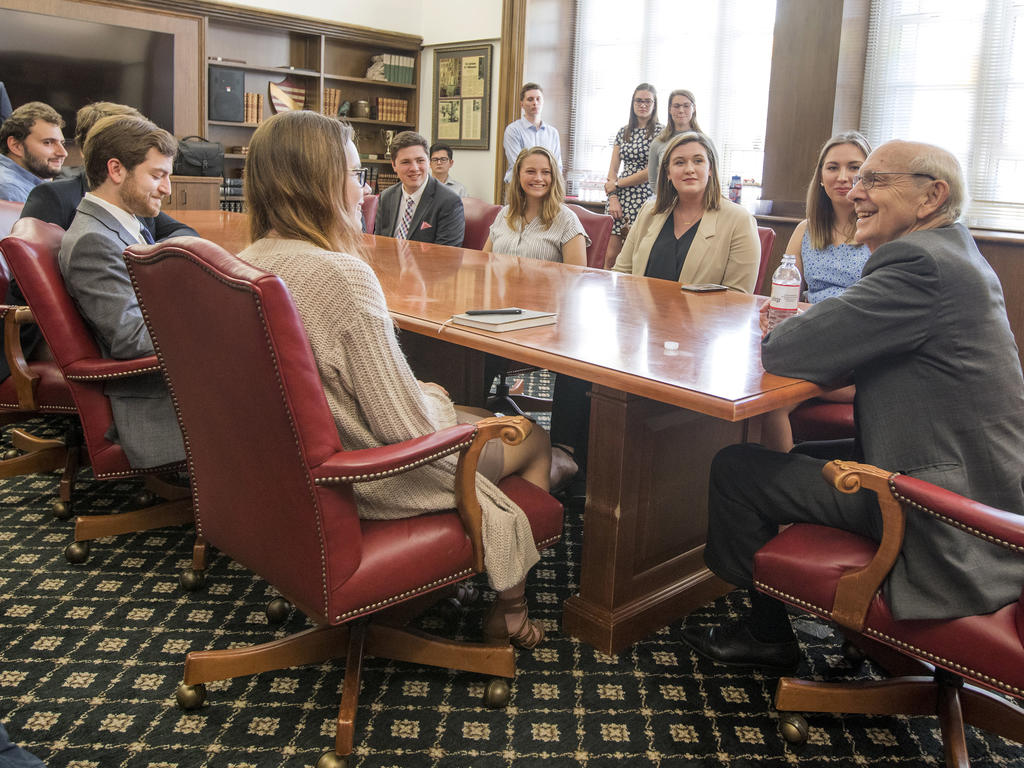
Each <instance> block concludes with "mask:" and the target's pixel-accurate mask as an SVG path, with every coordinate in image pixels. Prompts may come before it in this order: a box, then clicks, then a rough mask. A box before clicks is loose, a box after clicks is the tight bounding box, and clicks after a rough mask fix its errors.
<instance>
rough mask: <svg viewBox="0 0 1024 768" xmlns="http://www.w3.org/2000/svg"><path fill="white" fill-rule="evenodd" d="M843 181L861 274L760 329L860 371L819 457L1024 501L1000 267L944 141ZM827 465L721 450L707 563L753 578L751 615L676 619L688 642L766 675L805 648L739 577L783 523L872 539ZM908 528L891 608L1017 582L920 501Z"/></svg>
mask: <svg viewBox="0 0 1024 768" xmlns="http://www.w3.org/2000/svg"><path fill="white" fill-rule="evenodd" d="M854 181H855V184H854V186H853V189H851V190H850V193H849V195H848V196H849V198H850V199H851V200H852V201H853V203H854V210H855V211H856V214H857V232H856V241H857V242H858V243H864V244H866V245H867V246H868V247H869V248H870V250H871V257H870V259H869V260H868V262H867V264H866V265H865V267H864V271H863V275H862V277H861V279H860V280H859V281H858V282H857V283H855V284H854V285H853V286H851V287H850V288H849V289H848V290H847V291H846V292H845V293H844V294H843V295H842V296H839V297H837V298H832V299H827V300H826V301H823V302H821V303H819V304H816V305H814V306H813V307H811V308H810V309H808V310H807V311H806V312H804V313H803V314H801V315H798V316H796V317H792V318H789V319H787V320H785V321H784V322H783V323H782V324H781V325H779V326H778V327H776V329H775V330H773V331H772V332H771V333H769V334H768V335H767V336H766V337H765V338H764V340H763V341H762V348H761V349H762V360H763V362H764V367H765V370H767V371H770V372H771V373H776V374H780V375H784V376H794V377H798V378H804V379H809V380H810V381H814V382H818V383H821V384H831V383H836V382H840V381H845V380H847V379H848V378H852V380H853V382H854V383H855V384H856V387H857V395H856V401H855V403H854V413H855V417H856V423H857V433H858V440H857V443H856V449H855V450H854V451H853V452H852V456H851V455H847V456H843V457H840V456H836V455H835V453H827V452H825V453H822V452H818V455H819V456H824V457H827V458H851V457H852V458H857V459H862V460H863V461H866V462H867V463H869V464H874V465H877V466H879V467H881V468H883V469H887V470H892V471H897V472H902V473H905V474H907V475H911V476H913V477H918V478H921V479H923V480H927V481H929V482H931V483H934V484H936V485H938V486H941V487H943V488H946V489H948V490H951V491H954V492H956V493H959V494H962V495H964V496H967V497H970V498H972V499H974V500H976V501H979V502H981V503H983V504H988V505H990V506H994V507H998V508H1000V509H1004V510H1007V511H1008V512H1011V513H1014V514H1024V490H1022V480H1024V461H1022V459H1021V457H1022V456H1024V378H1022V375H1021V366H1020V359H1019V357H1018V353H1017V346H1016V344H1015V342H1014V338H1013V334H1012V333H1011V331H1010V326H1009V323H1008V321H1007V318H1006V307H1005V304H1004V302H1003V293H1002V289H1001V287H1000V284H999V280H998V279H997V277H996V275H995V273H994V272H993V271H992V269H991V267H989V265H988V263H987V262H986V261H985V259H984V257H983V256H982V255H981V253H980V252H979V251H978V248H977V246H976V245H975V243H974V240H973V238H972V237H971V234H970V232H968V230H967V229H966V228H965V227H964V226H963V225H962V224H958V223H956V221H957V219H958V218H959V216H960V209H961V206H962V204H963V199H964V182H963V175H962V173H961V170H960V165H959V163H958V162H957V161H956V158H954V157H953V156H952V155H951V154H950V153H949V152H946V151H945V150H942V149H940V148H938V147H934V146H930V145H927V144H913V143H909V142H902V141H893V142H889V143H887V144H884V145H882V146H881V147H879V148H878V149H876V150H875V151H874V152H872V153H871V154H870V155H869V156H868V158H867V159H866V160H865V161H864V164H863V165H862V166H861V168H860V175H859V176H858V177H854ZM796 450H797V451H799V450H800V447H798V448H797V449H796ZM823 464H824V459H823V458H812V457H811V456H810V455H800V454H799V453H796V452H794V453H788V454H784V453H777V452H775V451H769V450H767V449H765V448H762V447H761V446H758V445H751V444H747V445H735V446H730V447H729V448H726V449H724V450H722V451H721V452H720V453H719V454H718V456H716V457H715V460H714V462H713V463H712V467H711V480H710V488H709V492H708V517H709V521H708V543H707V547H706V549H705V555H704V556H705V561H706V562H707V564H708V567H709V568H710V569H711V570H712V571H714V572H715V573H716V574H718V575H719V576H720V577H722V578H723V579H725V580H726V581H729V582H731V583H733V584H736V585H737V586H741V587H747V588H748V589H749V591H750V599H751V615H750V617H749V619H745V620H744V621H741V622H736V623H735V624H731V625H725V626H716V627H711V628H707V627H698V626H691V627H687V628H685V629H684V631H683V636H684V639H685V640H686V642H687V643H688V644H689V645H690V646H691V647H692V648H693V649H694V650H696V651H697V652H698V653H699V654H701V655H703V656H705V657H707V658H710V659H712V660H713V661H716V662H719V663H723V664H731V665H734V666H753V667H760V668H765V669H772V670H778V671H788V670H791V669H793V668H794V667H795V666H796V665H797V663H798V662H799V647H798V645H797V642H796V638H795V636H794V634H793V630H792V629H791V627H790V624H789V619H788V616H787V614H786V611H785V608H784V606H783V605H782V603H780V602H778V601H776V600H774V599H772V598H769V597H767V596H765V595H763V594H760V593H758V592H756V590H754V588H753V587H752V582H751V579H752V566H753V558H754V553H755V552H756V551H757V550H758V549H760V547H761V546H762V545H764V544H765V543H767V542H768V540H769V539H771V538H772V537H773V536H774V535H775V534H776V533H777V532H778V528H779V525H780V524H785V523H791V522H811V523H818V524H821V525H828V526H833V527H836V528H842V529H845V530H849V531H853V532H855V533H859V534H861V535H864V536H868V537H871V538H873V539H875V540H879V539H880V537H881V531H882V523H881V514H880V512H879V508H878V502H877V498H876V497H875V495H874V494H872V493H870V492H865V491H862V492H860V493H856V494H852V495H847V494H843V493H840V492H839V491H837V490H835V489H834V488H832V487H831V486H829V485H828V484H827V483H826V482H825V481H824V480H823V479H822V476H821V468H822V466H823ZM906 526H907V527H906V537H905V539H904V546H903V550H902V552H901V554H900V556H899V559H898V560H897V561H896V564H895V566H894V567H893V570H892V572H891V573H890V575H889V577H888V579H887V580H886V583H885V587H884V589H885V596H886V599H887V602H888V604H889V607H890V608H891V610H892V613H893V616H894V617H895V618H897V619H901V620H902V619H946V618H956V617H960V616H968V615H974V614H980V613H989V612H992V611H995V610H997V609H999V608H1002V607H1003V606H1005V605H1007V604H1009V603H1012V602H1014V601H1015V600H1016V599H1017V598H1018V597H1019V596H1020V592H1021V586H1022V584H1024V571H1022V570H1021V568H1020V565H1019V560H1018V561H1014V560H1013V554H1014V553H1012V552H1010V551H1009V550H1006V549H1003V548H1001V547H997V546H996V545H994V544H990V543H988V542H985V541H983V540H981V539H978V538H976V537H974V536H971V535H970V534H968V533H965V532H962V531H959V530H957V529H956V528H954V527H952V526H948V525H944V524H943V523H941V522H940V521H938V520H935V519H933V518H932V517H930V516H928V515H923V514H913V513H910V514H908V515H907V523H906Z"/></svg>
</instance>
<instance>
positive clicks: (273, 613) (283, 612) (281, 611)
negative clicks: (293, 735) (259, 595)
mask: <svg viewBox="0 0 1024 768" xmlns="http://www.w3.org/2000/svg"><path fill="white" fill-rule="evenodd" d="M291 612H292V604H291V603H289V602H288V601H287V600H285V599H284V598H283V597H275V598H274V599H273V600H271V601H270V602H269V603H267V610H266V613H267V621H269V622H270V623H271V624H280V623H281V622H282V621H284V620H285V619H287V618H288V614H290V613H291ZM324 754H327V753H324ZM331 754H333V753H331Z"/></svg>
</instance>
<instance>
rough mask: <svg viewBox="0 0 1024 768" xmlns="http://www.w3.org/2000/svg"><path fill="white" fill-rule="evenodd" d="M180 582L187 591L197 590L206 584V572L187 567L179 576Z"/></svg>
mask: <svg viewBox="0 0 1024 768" xmlns="http://www.w3.org/2000/svg"><path fill="white" fill-rule="evenodd" d="M178 584H180V585H181V588H182V589H184V590H185V591H186V592H196V591H198V590H200V589H202V588H203V587H204V586H206V573H204V572H203V571H196V570H193V569H192V568H186V569H185V570H184V571H182V572H181V575H180V576H179V577H178Z"/></svg>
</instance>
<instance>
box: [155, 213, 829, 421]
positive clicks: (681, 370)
mask: <svg viewBox="0 0 1024 768" xmlns="http://www.w3.org/2000/svg"><path fill="white" fill-rule="evenodd" d="M168 213H169V215H171V216H173V217H174V218H177V219H178V220H179V221H184V222H186V223H188V224H189V225H191V226H192V227H193V228H194V229H195V230H196V231H197V232H199V233H200V234H202V235H203V236H204V237H207V238H208V239H210V240H213V241H214V242H217V243H219V244H220V245H222V246H224V247H225V248H227V249H228V250H230V251H232V252H233V253H238V252H239V251H240V250H242V248H244V247H245V246H246V245H247V244H248V242H249V236H248V230H247V226H248V218H247V217H246V216H245V215H244V214H239V213H227V212H221V211H168ZM365 240H366V253H365V254H364V256H365V258H366V260H367V261H368V262H369V264H370V265H371V266H372V267H373V269H374V271H375V272H376V273H377V277H378V278H379V279H380V282H381V286H382V287H383V289H384V295H385V296H386V297H387V302H388V308H389V309H390V310H391V314H392V316H393V317H394V318H395V320H396V322H397V323H398V325H399V327H401V328H403V329H405V330H410V331H415V332H417V333H421V334H424V335H433V336H436V337H438V338H441V339H444V340H445V341H449V342H452V343H454V344H459V345H461V346H466V347H471V348H473V349H478V350H481V351H484V352H493V353H496V354H500V355H503V356H504V357H508V358H512V359H514V360H518V361H520V362H524V363H529V364H532V365H537V366H541V367H543V368H548V369H550V370H553V371H556V372H558V373H568V374H572V375H574V376H577V377H579V378H583V379H587V380H589V381H594V382H598V383H601V384H604V385H606V386H609V387H614V388H616V389H621V390H623V391H625V392H630V393H632V394H636V395H641V396H643V397H648V398H651V399H653V400H658V401H660V402H664V403H669V404H672V405H677V406H681V407H684V408H689V409H691V410H695V411H699V412H701V413H705V414H707V415H710V416H715V417H717V418H720V419H726V420H729V421H736V420H739V419H744V418H748V417H750V416H755V415H758V414H761V413H764V412H766V411H769V410H772V409H774V408H777V407H779V406H780V405H785V404H789V403H795V402H800V401H801V400H804V399H806V398H808V397H811V396H813V395H814V394H817V393H818V392H820V391H821V390H820V388H818V387H816V386H815V385H813V384H810V383H808V382H805V381H800V380H797V379H789V378H785V377H781V376H774V375H772V374H770V373H766V372H765V371H764V369H763V368H762V367H761V347H760V343H761V333H760V330H759V328H758V318H757V308H758V306H759V304H760V301H762V299H758V298H756V297H753V296H746V295H742V294H738V293H734V292H732V291H720V292H717V293H687V292H685V291H681V290H680V289H679V285H678V284H677V283H674V282H669V281H666V280H651V279H648V278H643V277H633V276H631V275H623V274H620V273H617V272H610V271H606V270H597V269H590V268H585V267H572V266H567V265H564V264H557V263H553V262H543V261H536V260H531V259H519V258H517V257H514V256H502V255H497V254H486V253H482V252H480V251H473V250H469V249H463V248H452V247H448V246H438V245H431V244H426V243H418V242H406V241H400V240H395V239H393V238H390V237H375V236H373V235H366V236H365ZM510 306H515V307H522V308H524V309H537V310H544V311H553V312H556V313H557V314H558V321H557V323H556V324H555V325H547V326H540V327H536V328H527V329H523V330H519V331H512V332H505V333H491V332H489V331H483V330H476V329H473V328H466V327H461V326H453V325H451V324H446V323H447V321H448V320H449V318H450V317H451V316H452V314H455V313H458V312H464V311H465V310H467V309H488V308H497V307H510ZM666 342H675V344H676V345H678V348H677V349H676V350H670V349H666V347H665V343H666Z"/></svg>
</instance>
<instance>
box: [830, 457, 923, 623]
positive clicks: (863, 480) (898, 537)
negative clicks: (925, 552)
mask: <svg viewBox="0 0 1024 768" xmlns="http://www.w3.org/2000/svg"><path fill="white" fill-rule="evenodd" d="M822 474H823V475H824V477H825V479H826V480H827V481H828V482H829V483H830V484H832V485H833V486H834V487H835V488H836V489H837V490H839V491H842V492H843V493H857V492H858V491H859V490H861V488H867V489H868V490H871V491H874V493H875V495H877V496H878V506H879V507H880V508H881V511H882V541H881V542H880V543H879V545H878V549H877V550H876V551H875V556H874V557H873V558H871V562H869V563H868V564H867V565H865V566H864V567H863V568H856V569H853V570H850V571H847V572H846V573H844V574H843V575H842V576H841V577H840V578H839V583H838V584H837V585H836V597H835V601H834V603H833V605H832V618H833V619H835V621H836V622H838V623H839V624H840V626H842V627H845V628H847V629H851V630H853V631H855V632H860V631H861V630H862V629H863V628H864V619H865V617H866V616H867V614H868V609H869V608H870V606H871V601H872V600H873V599H874V597H875V594H876V593H877V592H878V590H879V588H880V587H881V586H882V582H883V581H885V577H886V576H888V575H889V571H890V570H892V566H893V564H894V563H895V562H896V558H897V557H898V556H899V554H900V549H901V548H902V547H903V534H904V532H905V530H906V513H905V512H904V511H903V505H902V504H901V503H900V502H899V501H898V500H897V499H896V498H894V497H893V495H892V491H891V489H890V486H889V479H890V478H891V477H892V476H893V473H891V472H887V471H885V470H883V469H879V468H878V467H873V466H871V465H870V464H858V463H857V462H854V461H830V462H829V463H828V464H826V465H825V466H824V468H823V469H822Z"/></svg>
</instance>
